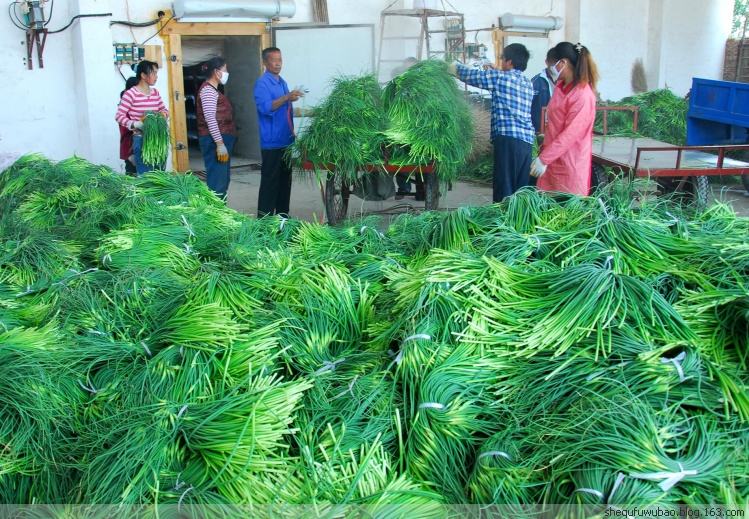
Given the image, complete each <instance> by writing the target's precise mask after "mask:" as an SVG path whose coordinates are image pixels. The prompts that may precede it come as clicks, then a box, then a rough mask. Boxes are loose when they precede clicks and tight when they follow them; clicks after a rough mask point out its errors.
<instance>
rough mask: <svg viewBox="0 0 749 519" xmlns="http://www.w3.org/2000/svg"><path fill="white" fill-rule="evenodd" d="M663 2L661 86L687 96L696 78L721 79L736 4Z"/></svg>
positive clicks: (703, 0)
mask: <svg viewBox="0 0 749 519" xmlns="http://www.w3.org/2000/svg"><path fill="white" fill-rule="evenodd" d="M653 1H655V0H653ZM661 1H663V2H664V6H663V11H664V23H663V28H662V32H661V34H662V39H663V57H662V66H663V75H662V77H661V81H660V83H659V86H661V87H665V86H668V87H669V88H671V89H673V90H674V91H675V92H676V93H678V94H686V93H687V92H688V91H689V89H690V88H691V86H692V78H693V77H702V78H709V79H721V77H722V73H723V55H724V52H725V46H726V39H727V38H728V36H729V35H730V34H731V23H732V13H733V1H732V0H661Z"/></svg>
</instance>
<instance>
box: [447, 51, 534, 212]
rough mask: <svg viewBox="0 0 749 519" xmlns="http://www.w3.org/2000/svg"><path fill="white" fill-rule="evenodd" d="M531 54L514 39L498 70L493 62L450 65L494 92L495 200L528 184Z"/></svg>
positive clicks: (466, 79) (459, 75) (456, 72)
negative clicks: (527, 72)
mask: <svg viewBox="0 0 749 519" xmlns="http://www.w3.org/2000/svg"><path fill="white" fill-rule="evenodd" d="M529 58H530V53H529V52H528V49H526V48H525V46H524V45H521V44H519V43H512V44H510V45H508V46H507V47H505V48H504V49H503V50H502V56H501V57H500V69H499V70H497V69H495V68H494V67H493V66H488V67H486V68H485V70H480V69H477V68H472V67H467V66H465V65H463V64H462V63H457V62H456V63H453V64H452V65H450V69H449V70H450V72H451V73H452V74H453V75H455V76H456V77H457V78H458V79H460V80H461V81H463V82H465V83H468V84H469V85H471V86H475V87H478V88H483V89H484V90H489V91H490V92H491V94H492V123H491V138H492V144H493V145H494V182H493V191H494V192H493V200H494V202H495V203H496V202H501V201H502V200H503V199H504V198H505V197H508V196H510V195H512V194H513V193H514V192H515V191H517V190H518V189H520V188H521V187H524V186H527V185H528V177H529V174H530V169H531V150H532V148H533V140H534V139H535V138H536V135H535V131H534V129H533V122H532V121H531V103H532V102H533V85H531V82H530V80H529V79H528V78H526V77H525V76H524V75H523V71H524V70H525V69H526V67H527V66H528V59H529Z"/></svg>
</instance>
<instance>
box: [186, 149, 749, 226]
mask: <svg viewBox="0 0 749 519" xmlns="http://www.w3.org/2000/svg"><path fill="white" fill-rule="evenodd" d="M232 162H233V166H232V178H231V184H230V186H229V199H228V204H229V207H231V208H233V209H236V210H237V211H239V212H241V213H246V214H251V215H254V214H256V212H257V194H258V189H259V187H260V171H259V170H257V169H255V168H257V167H258V166H257V161H252V160H242V159H239V160H235V159H232ZM199 169H201V168H199V167H198V166H197V164H196V167H195V170H199ZM711 186H712V191H713V195H712V196H713V199H714V200H723V201H726V202H728V203H730V204H731V205H732V206H733V208H734V210H735V211H736V213H737V214H740V215H742V216H748V217H749V197H747V196H744V189H743V187H741V186H739V185H721V184H718V183H715V184H711ZM491 200H492V190H491V186H490V185H485V184H477V183H470V182H460V181H459V182H455V183H453V185H452V190H451V191H448V192H447V193H443V194H442V197H441V198H440V209H441V210H445V209H453V208H456V207H461V206H478V205H486V204H490V203H491ZM423 209H424V203H423V202H417V201H415V200H414V198H413V197H410V198H409V197H406V198H404V199H402V200H395V199H389V200H385V201H383V202H367V201H363V200H361V199H360V198H357V197H355V196H353V195H352V196H351V199H350V201H349V213H348V215H349V218H357V217H361V216H362V215H369V214H378V215H380V216H382V218H383V220H384V222H383V223H385V224H387V222H389V221H390V220H391V219H393V218H395V217H397V216H398V215H400V214H403V213H404V212H409V211H410V212H413V211H421V210H423ZM291 216H292V217H294V218H299V219H302V220H307V221H316V222H325V221H326V219H325V206H324V205H323V202H322V196H321V193H320V186H319V184H317V182H316V181H314V180H313V178H312V177H311V176H310V175H309V174H308V173H301V172H295V173H294V181H293V185H292V189H291Z"/></svg>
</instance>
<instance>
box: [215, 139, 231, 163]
mask: <svg viewBox="0 0 749 519" xmlns="http://www.w3.org/2000/svg"><path fill="white" fill-rule="evenodd" d="M216 158H217V159H218V161H219V162H228V161H229V150H227V149H226V145H225V144H224V143H223V142H220V143H217V144H216Z"/></svg>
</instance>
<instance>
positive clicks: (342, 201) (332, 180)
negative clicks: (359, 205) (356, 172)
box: [325, 172, 351, 225]
mask: <svg viewBox="0 0 749 519" xmlns="http://www.w3.org/2000/svg"><path fill="white" fill-rule="evenodd" d="M350 195H351V188H350V187H349V185H348V182H346V181H344V180H343V177H342V176H341V175H336V174H335V173H332V172H331V173H328V180H327V181H326V182H325V213H326V215H327V216H328V224H330V225H337V224H339V223H341V222H342V221H343V220H345V219H346V215H347V214H348V199H349V196H350Z"/></svg>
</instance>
